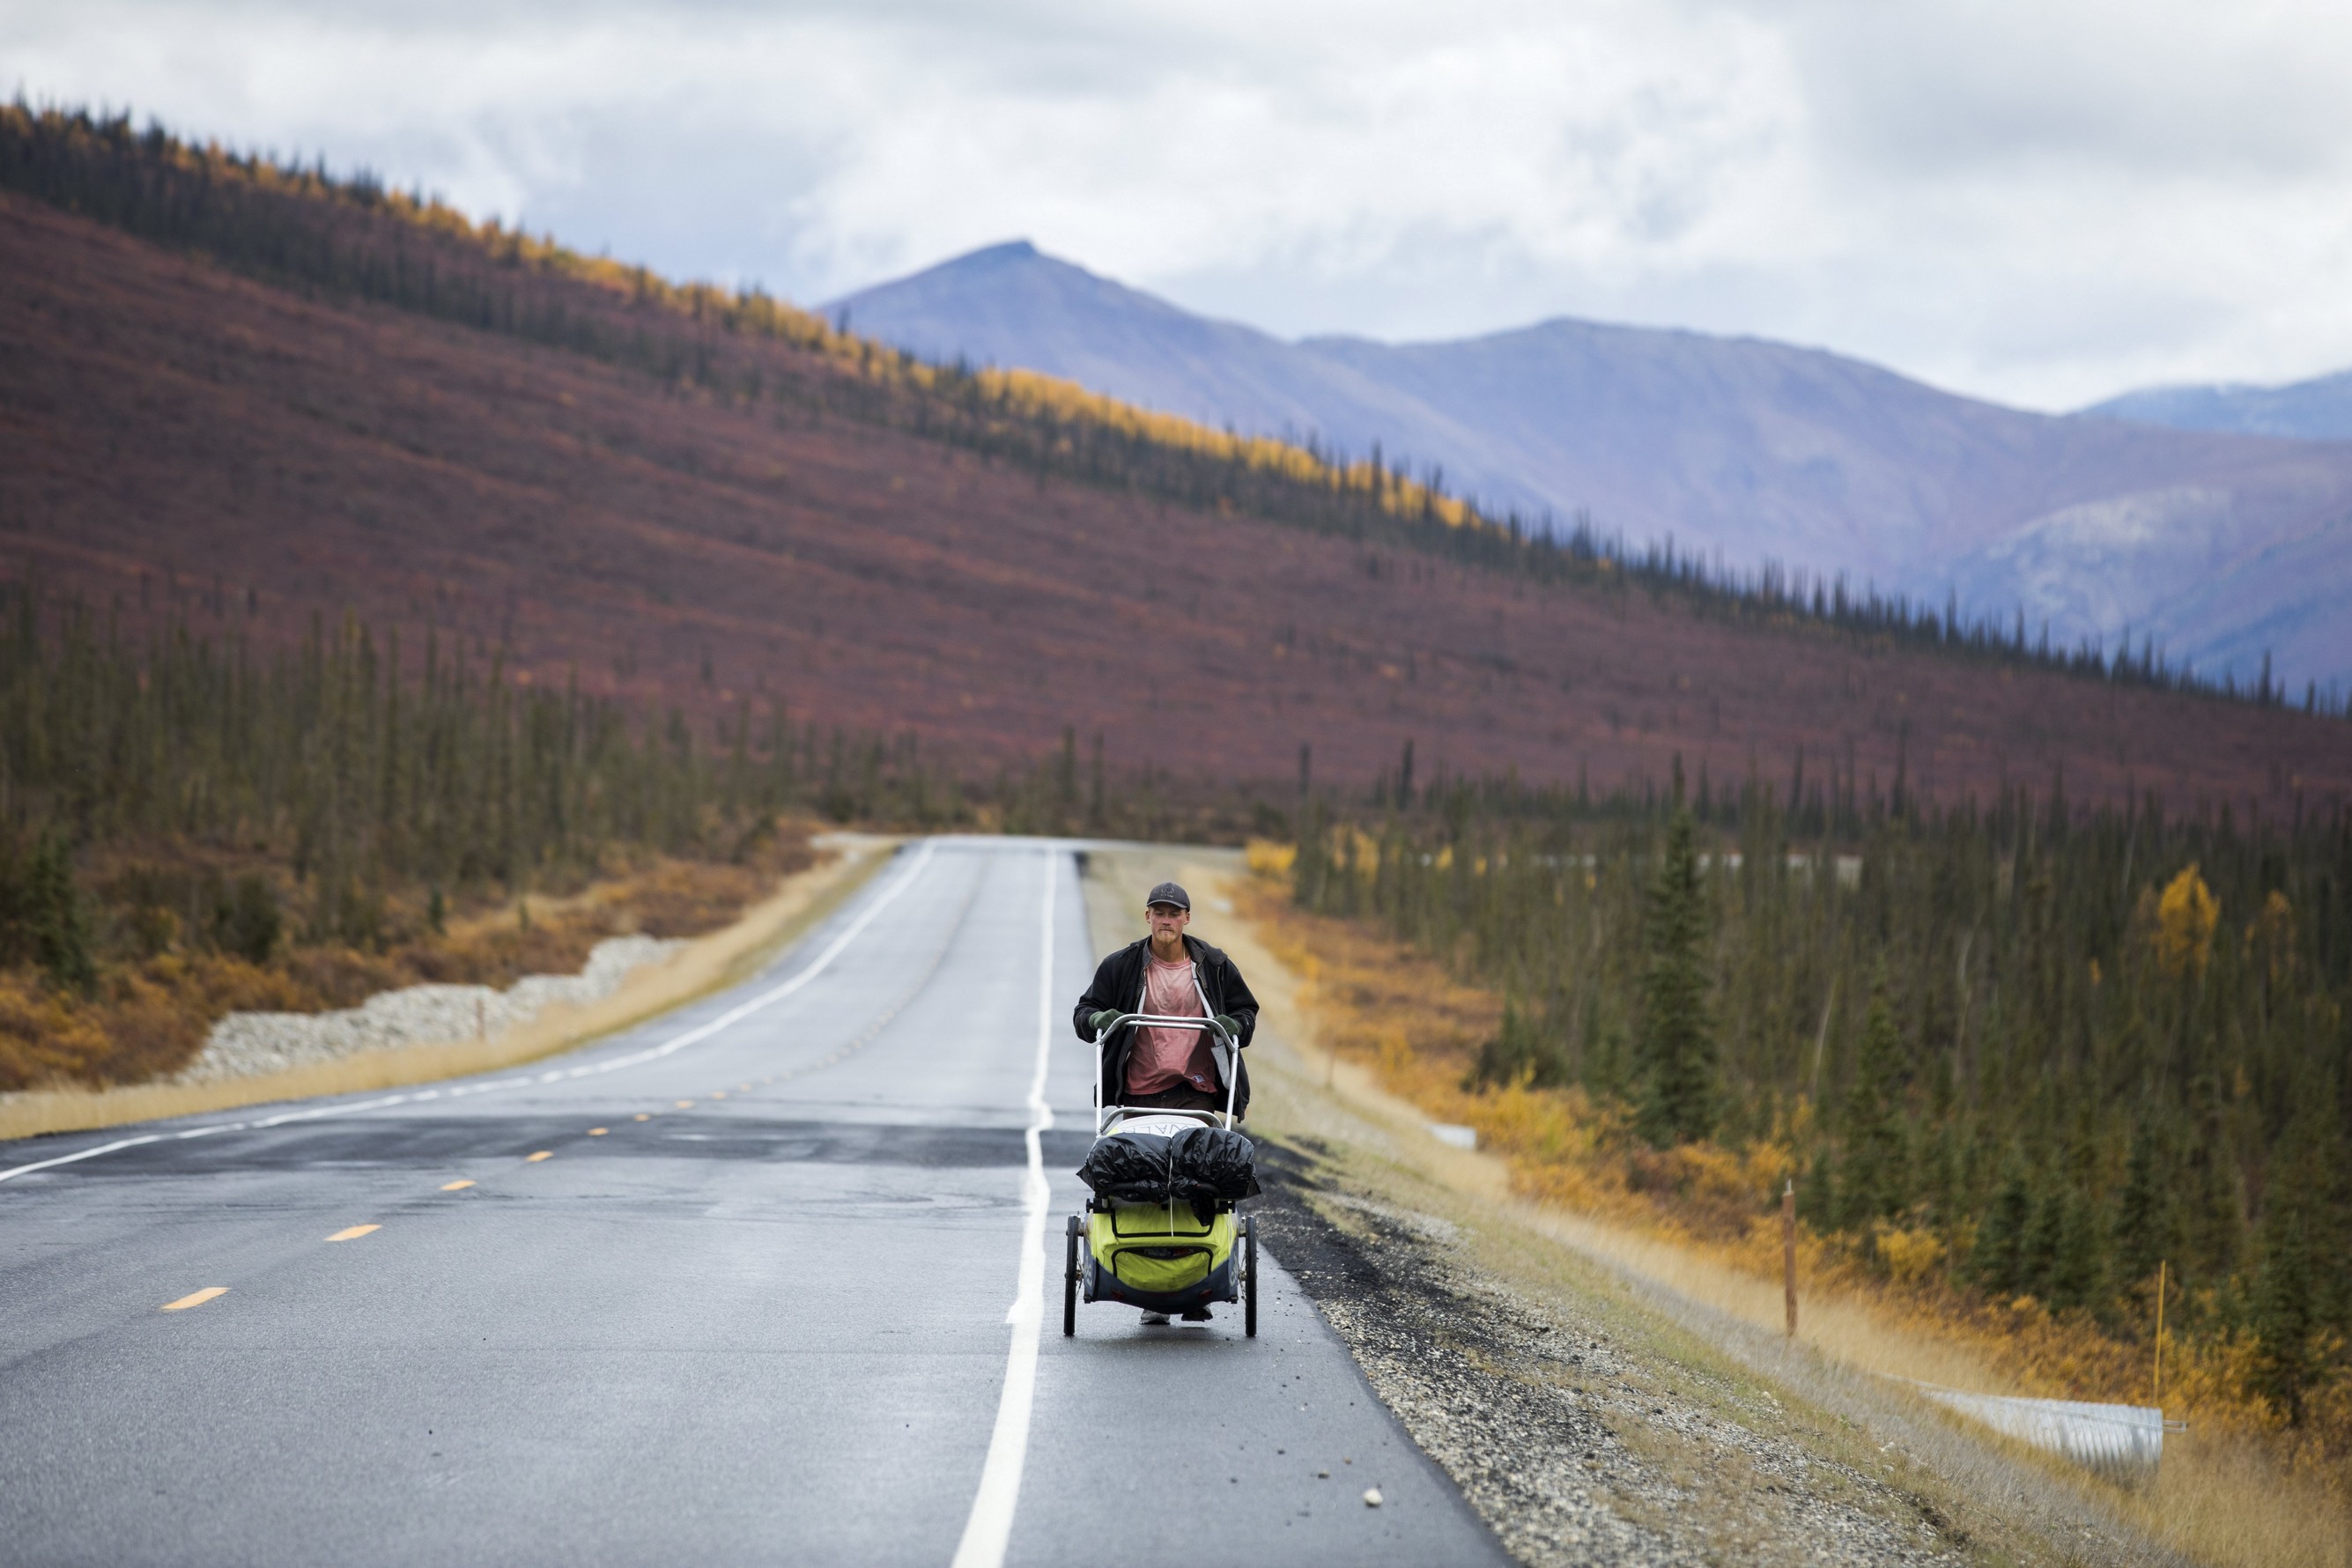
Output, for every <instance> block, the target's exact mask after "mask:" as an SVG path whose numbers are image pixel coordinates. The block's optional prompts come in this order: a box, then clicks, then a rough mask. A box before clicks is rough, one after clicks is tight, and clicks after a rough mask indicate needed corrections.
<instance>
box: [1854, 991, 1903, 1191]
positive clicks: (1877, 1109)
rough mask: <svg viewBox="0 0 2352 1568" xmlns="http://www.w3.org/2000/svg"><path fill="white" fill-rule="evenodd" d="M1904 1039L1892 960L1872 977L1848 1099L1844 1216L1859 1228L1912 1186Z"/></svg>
mask: <svg viewBox="0 0 2352 1568" xmlns="http://www.w3.org/2000/svg"><path fill="white" fill-rule="evenodd" d="M1902 1084H1903V1039H1902V1037H1901V1036H1900V1035H1899V1034H1898V1033H1897V1032H1896V1030H1895V1011H1894V1008H1893V1007H1892V1006H1891V1005H1889V1004H1888V1001H1887V995H1886V961H1885V959H1884V958H1881V959H1880V960H1879V961H1878V963H1877V966H1876V968H1875V969H1874V970H1873V972H1872V974H1871V981H1870V1005H1869V1008H1868V1011H1867V1012H1866V1014H1865V1015H1864V1021H1863V1026H1862V1057H1861V1060H1860V1061H1859V1062H1858V1063H1857V1064H1856V1065H1855V1068H1854V1086H1853V1093H1852V1094H1850V1095H1849V1096H1848V1097H1847V1099H1846V1103H1845V1115H1844V1121H1845V1128H1846V1134H1845V1159H1844V1161H1843V1177H1844V1184H1843V1186H1842V1188H1841V1189H1840V1194H1839V1195H1840V1197H1841V1199H1842V1200H1843V1201H1842V1202H1841V1204H1840V1218H1841V1219H1842V1221H1843V1223H1844V1225H1846V1226H1848V1227H1851V1228H1855V1229H1859V1228H1861V1227H1863V1226H1867V1225H1868V1224H1869V1223H1870V1222H1871V1221H1873V1220H1874V1219H1880V1218H1884V1217H1886V1216H1888V1215H1893V1214H1895V1212H1896V1211H1897V1210H1899V1209H1900V1208H1901V1207H1902V1206H1903V1194H1905V1193H1906V1192H1907V1191H1908V1190H1909V1184H1908V1182H1907V1180H1906V1172H1905V1170H1904V1164H1905V1161H1904V1158H1903V1152H1904V1151H1903V1110H1902V1105H1901V1100H1900V1096H1901V1094H1902Z"/></svg>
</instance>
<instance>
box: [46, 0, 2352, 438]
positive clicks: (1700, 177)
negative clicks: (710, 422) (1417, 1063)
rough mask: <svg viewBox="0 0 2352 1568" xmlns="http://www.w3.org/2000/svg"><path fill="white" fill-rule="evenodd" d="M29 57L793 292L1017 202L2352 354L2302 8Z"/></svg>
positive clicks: (1512, 294)
mask: <svg viewBox="0 0 2352 1568" xmlns="http://www.w3.org/2000/svg"><path fill="white" fill-rule="evenodd" d="M0 61H5V65H0V85H5V84H6V83H7V81H8V79H9V78H11V77H13V78H14V79H15V80H16V82H18V83H20V84H21V85H22V86H23V87H24V88H25V89H26V90H27V91H28V92H30V93H33V94H35V95H37V96H47V97H51V98H56V99H62V100H72V101H89V102H100V101H103V102H108V103H113V104H129V105H131V106H132V107H134V108H136V109H137V110H140V111H142V112H151V111H152V112H154V113H158V114H160V115H162V116H163V117H164V118H165V119H166V120H167V121H169V122H171V123H173V125H174V126H176V127H178V128H182V129H184V130H186V131H189V132H196V133H200V134H202V133H209V134H217V135H220V136H222V137H224V138H226V139H228V140H231V141H234V142H238V143H240V144H245V145H258V146H263V147H275V148H277V149H279V150H281V151H287V152H292V151H296V150H299V151H301V152H304V153H313V152H320V151H323V152H325V153H327V154H328V155H329V156H330V158H331V161H333V162H334V163H337V164H339V165H341V166H350V165H352V164H356V163H366V164H369V165H371V166H373V167H374V168H376V169H378V170H379V171H380V172H382V173H383V174H385V175H386V176H387V177H390V178H392V179H394V180H395V181H397V182H399V183H401V184H411V183H419V184H424V185H425V186H427V187H428V188H432V189H437V190H439V191H442V192H443V193H445V194H446V195H449V196H450V197H451V198H453V199H455V200H457V202H459V203H460V204H461V205H465V206H467V207H468V208H469V209H471V210H474V211H477V212H481V213H487V212H497V213H499V214H501V215H503V216H509V217H517V216H520V218H521V219H523V220H524V221H526V222H529V223H530V224H531V225H532V226H534V227H546V228H551V229H552V230H554V231H555V232H556V233H557V234H558V235H559V236H560V237H562V238H565V239H566V240H569V241H571V242H572V243H575V244H579V245H583V246H585V247H589V248H592V249H593V248H596V247H610V248H612V249H613V250H614V253H616V254H620V255H625V256H627V257H630V258H639V259H644V260H646V261H649V262H651V263H653V264H654V265H656V266H658V267H660V268H664V269H665V270H668V271H672V272H677V273H684V274H691V275H697V276H705V277H715V278H719V279H730V280H748V279H761V280H762V281H764V282H766V283H768V284H770V285H771V286H772V287H775V288H777V289H781V290H782V291H783V292H785V293H787V294H790V295H792V296H793V297H796V298H800V299H803V300H817V299H823V298H826V297H829V296H831V295H833V294H835V293H839V292H842V291H845V290H846V289H850V288H854V287H856V286H857V285H859V284H862V283H866V282H870V281H873V280H875V279H877V278H879V277H882V276H885V275H887V274H889V273H892V272H895V271H898V270H902V269H905V268H911V267H915V266H919V265H922V264H925V263H928V262H929V261H932V260H936V259H938V258H940V257H943V256H946V255H949V254H952V253H954V252H956V251H959V250H961V249H964V248H968V247H972V246H976V245H980V244H984V243H987V242H990V241H992V240H996V239H1001V238H1004V237H1011V236H1014V235H1026V236H1028V237H1033V238H1034V239H1035V240H1037V242H1038V243H1039V244H1041V245H1042V246H1044V247H1046V248H1047V249H1049V250H1054V251H1057V252H1060V253H1062V254H1065V255H1068V256H1070V257H1072V258H1076V259H1078V260H1080V261H1082V262H1084V263H1085V264H1087V265H1088V266H1090V267H1092V268H1096V269H1097V270H1099V271H1103V272H1106V273H1108V274H1111V275H1113V276H1116V277H1119V278H1121V279H1126V280H1129V281H1131V282H1136V283H1139V284H1141V285H1144V286H1146V287H1151V288H1156V289H1160V290H1161V291H1162V292H1166V293H1169V294H1171V296H1173V297H1174V298H1176V299H1178V300H1181V301H1182V302H1184V303H1187V304H1190V305H1193V306H1195V307H1197V308H1203V309H1209V310H1215V311H1217V312H1219V313H1223V314H1228V315H1233V316H1236V317H1239V318H1241V319H1244V320H1247V321H1253V322H1255V323H1257V324H1259V325H1263V326H1265V327H1268V328H1270V329H1273V330H1276V331H1284V332H1289V333H1297V332H1305V331H1359V332H1365V333H1369V334H1371V335H1377V336H1409V335H1441V334H1453V333H1459V332H1467V331H1484V330H1492V329H1496V328H1501V327H1506V326H1510V325H1515V324H1518V323H1520V322H1523V321H1528V320H1530V319H1534V318H1536V317H1539V316H1543V315H1547V314H1558V313H1572V314H1582V315H1590V316H1598V317H1603V318H1608V319H1617V320H1631V321H1648V322H1654V323H1662V324H1664V323H1671V324H1677V325H1688V326H1694V327H1697V328H1701V329H1703V330H1710V331H1744V332H1751V333H1756V334H1759V335H1766V336H1774V337H1782V338H1788V339H1792V340H1795V341H1799V342H1811V343H1818V344H1822V345H1824V346H1830V347H1834V348H1837V349H1840V350H1842V351H1843V352H1847V353H1856V354H1860V355H1862V356H1864V357H1867V358H1871V359H1874V360H1878V361H1880V362H1882V363H1889V364H1892V365H1894V366H1895V367H1896V368H1899V369H1903V370H1906V371H1907V372H1910V373H1912V374H1922V375H1925V376H1927V377H1928V378H1930V379H1932V380H1936V381H1937V382H1939V383H1941V384H1947V385H1950V386H1954V387H1957V388H1960V389H1963V390H1969V391H1975V392H1979V393H1982V394H1985V395H1994V396H1999V397H2002V398H2005V399H2009V400H2013V401H2021V402H2024V403H2027V404H2031V405H2041V406H2053V407H2055V406H2065V405H2072V404H2074V403H2077V402H2081V401H2087V400H2089V399H2090V398H2093V397H2095V396H2099V395H2105V394H2106V393H2109V392H2111V391H2114V390H2116V389H2118V388H2120V387H2122V386H2125V385H2128V384H2136V383H2139V382H2143V381H2149V380H2159V379H2181V378H2191V377H2226V378H2231V379H2252V380H2275V379H2282V378H2285V377H2291V376H2294V375H2300V374H2315V373H2317V372H2319V371H2322V370H2326V369H2331V368H2335V367H2336V366H2339V365H2341V364H2346V363H2352V296H2347V294H2346V292H2345V290H2344V289H2342V287H2341V279H2342V278H2343V277H2344V275H2345V270H2346V262H2347V259H2352V206H2347V204H2345V203H2344V202H2343V201H2342V200H2341V195H2340V193H2341V191H2342V190H2343V188H2344V180H2345V176H2346V174H2347V161H2352V107H2347V100H2352V94H2345V93H2343V92H2342V91H2341V90H2340V87H2339V85H2338V84H2339V83H2340V82H2341V81H2342V80H2344V79H2347V75H2352V16H2347V17H2339V16H2333V15H2330V14H2328V13H2327V12H2326V11H2323V10H2321V9H2320V8H2317V7H2314V6H2275V5H2273V6H2266V5H2237V6H2233V7H2226V8H2225V7H2213V6H2206V5H2192V4H2185V3H2182V0H2148V3H2147V4H2143V5H2133V6H2126V5H2116V4H2108V3H2104V0H2102V3H2096V4H2094V3H2091V0H2042V3H2040V4H2037V5H2033V6H2032V7H2026V6H2019V5H1988V4H1978V3H1973V0H1911V3H1907V4H1906V5H1895V6H1870V5H1852V4H1847V3H1843V0H1649V3H1646V4H1637V3H1633V0H1588V3H1586V4H1580V5H1575V6H1561V5H1518V4H1510V3H1505V0H1464V3H1461V4H1457V5H1454V6H1449V7H1444V8H1438V7H1431V6H1428V5H1419V4H1415V5H1405V4H1402V3H1398V0H1355V3H1351V4H1346V5H1341V4H1338V3H1336V0H1308V3H1305V4H1297V5H1286V6H1265V5H1235V4H1230V3H1227V4H1211V3H1194V4H1186V5H1175V4H1160V3H1152V4H1142V5H1120V6H1112V5H1101V4H1095V5H1080V4H1066V3H1063V0H1024V3H1015V4H1003V5H990V6H988V7H973V6H970V5H951V4H946V3H944V0H942V3H936V4H904V5H861V4H846V3H845V4H838V5H799V6H789V7H783V8H778V7H774V6H770V5H751V4H736V3H730V0H698V3H694V4H688V5H659V6H656V5H650V4H643V3H635V0H581V3H577V4H564V5H556V4H552V3H544V0H527V3H525V4H521V5H506V6H499V7H491V6H484V5H461V4H456V3H454V0H379V3H377V4H372V5H367V6H357V5H346V6H341V7H330V8H326V9H321V8H320V7H318V6H315V5H294V4H290V3H289V0H229V3H227V4H226V5H209V6H206V7H205V8H203V9H202V10H201V11H198V10H195V9H193V8H190V7H187V6H184V5H174V4H165V3H162V0H85V3H84V4H81V5H75V6H39V5H30V4H26V3H24V0H12V4H11V5H10V6H9V8H8V9H6V10H5V11H0Z"/></svg>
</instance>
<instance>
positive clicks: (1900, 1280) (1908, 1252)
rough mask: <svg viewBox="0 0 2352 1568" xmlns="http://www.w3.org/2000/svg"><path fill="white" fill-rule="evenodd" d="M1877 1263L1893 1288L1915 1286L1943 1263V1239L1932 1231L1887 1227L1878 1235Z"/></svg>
mask: <svg viewBox="0 0 2352 1568" xmlns="http://www.w3.org/2000/svg"><path fill="white" fill-rule="evenodd" d="M1878 1260H1879V1261H1880V1262H1881V1263H1884V1264H1885V1265H1886V1272H1887V1273H1888V1274H1889V1275H1891V1276H1893V1278H1894V1279H1895V1283H1896V1284H1898V1285H1916V1284H1917V1283H1918V1282H1919V1281H1920V1280H1922V1279H1926V1278H1927V1276H1928V1275H1929V1274H1930V1273H1932V1272H1933V1271H1934V1270H1935V1268H1936V1265H1937V1264H1938V1263H1941V1262H1942V1261H1943V1260H1944V1238H1943V1237H1940V1236H1937V1234H1936V1233H1935V1232H1934V1231H1932V1230H1924V1229H1923V1230H1900V1229H1897V1228H1895V1226H1887V1227H1886V1228H1885V1229H1884V1230H1881V1231H1880V1232H1879V1233H1878Z"/></svg>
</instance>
